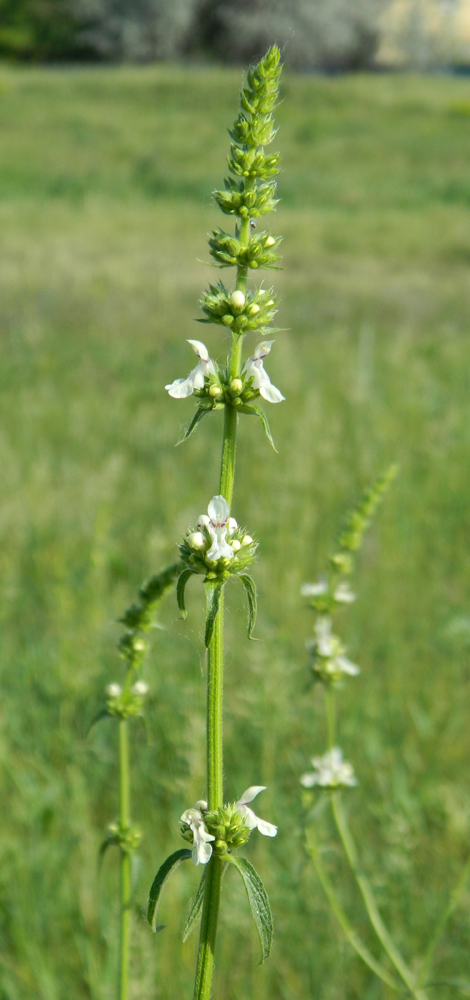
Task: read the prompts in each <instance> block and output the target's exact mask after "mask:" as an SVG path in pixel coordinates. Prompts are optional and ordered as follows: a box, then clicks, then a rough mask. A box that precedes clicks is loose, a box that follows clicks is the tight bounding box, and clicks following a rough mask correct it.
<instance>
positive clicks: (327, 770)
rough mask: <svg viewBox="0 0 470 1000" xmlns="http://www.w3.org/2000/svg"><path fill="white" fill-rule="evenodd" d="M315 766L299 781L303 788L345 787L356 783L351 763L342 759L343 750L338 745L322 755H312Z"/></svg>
mask: <svg viewBox="0 0 470 1000" xmlns="http://www.w3.org/2000/svg"><path fill="white" fill-rule="evenodd" d="M312 764H313V766H314V768H315V770H314V771H312V772H311V773H310V774H303V775H302V777H301V779H300V783H301V785H303V786H304V788H313V787H314V785H319V786H320V788H345V787H354V785H357V778H356V776H355V774H354V768H353V766H352V764H349V763H348V761H347V760H343V752H342V750H340V748H339V747H333V749H332V750H329V751H328V753H325V754H324V755H323V757H312Z"/></svg>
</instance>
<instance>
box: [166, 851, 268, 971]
mask: <svg viewBox="0 0 470 1000" xmlns="http://www.w3.org/2000/svg"><path fill="white" fill-rule="evenodd" d="M189 858H191V851H189V850H187V849H186V848H182V849H181V850H180V851H175V853H174V854H171V855H170V857H169V858H167V859H166V861H164V862H163V864H162V866H161V867H160V868H159V870H158V872H157V874H156V876H155V878H154V880H153V883H152V887H151V889H150V896H149V905H148V914H147V917H148V922H149V924H150V926H151V928H152V930H154V931H157V930H161V929H162V928H161V927H157V912H158V906H159V902H160V896H161V893H162V890H163V887H164V885H165V884H166V882H167V881H168V879H169V878H171V876H172V875H173V872H175V871H176V869H177V868H179V866H180V864H181V863H182V862H183V861H187V860H189ZM220 860H221V861H222V862H223V863H224V864H225V865H226V866H228V865H233V867H234V868H236V869H237V871H238V873H239V874H240V875H241V877H242V879H243V884H244V886H245V889H246V894H247V896H248V902H249V904H250V908H251V912H252V914H253V919H254V921H255V924H256V929H257V931H258V934H259V938H260V942H261V961H260V965H262V964H263V962H264V961H265V960H266V959H267V958H268V957H269V955H270V952H271V948H272V943H273V936H274V927H273V918H272V913H271V907H270V905H269V899H268V894H267V892H266V889H265V888H264V885H263V882H262V880H261V878H260V877H259V875H258V872H257V871H256V870H255V868H253V865H252V864H250V862H249V861H247V860H246V858H235V857H234V856H233V855H232V854H224V855H223V856H222V857H221V858H220ZM213 863H214V859H213V860H211V861H210V862H209V864H213ZM205 882H206V868H204V871H203V873H202V877H201V881H200V883H199V887H198V890H197V893H196V896H195V897H194V901H193V903H192V906H191V909H190V911H189V915H188V919H187V920H186V924H185V927H184V931H183V941H187V939H188V937H189V935H190V934H191V931H192V930H193V928H194V926H195V924H196V921H197V919H198V917H199V914H200V912H201V909H202V904H203V902H204V890H205Z"/></svg>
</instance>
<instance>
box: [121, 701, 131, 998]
mask: <svg viewBox="0 0 470 1000" xmlns="http://www.w3.org/2000/svg"><path fill="white" fill-rule="evenodd" d="M128 735H129V734H128V723H127V719H120V720H119V825H120V829H121V833H122V832H124V831H125V830H128V829H129V826H130V781H129V739H128ZM120 882H121V885H120V896H121V913H120V938H119V1000H127V997H128V992H129V930H130V927H129V924H130V908H129V907H130V895H131V858H130V854H129V852H128V851H126V850H124V849H123V848H122V847H121V878H120Z"/></svg>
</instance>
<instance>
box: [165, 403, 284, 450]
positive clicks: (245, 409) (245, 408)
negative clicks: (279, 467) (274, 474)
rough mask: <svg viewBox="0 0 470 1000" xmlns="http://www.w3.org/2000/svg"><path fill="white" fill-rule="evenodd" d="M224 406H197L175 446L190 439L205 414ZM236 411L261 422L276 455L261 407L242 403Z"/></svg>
mask: <svg viewBox="0 0 470 1000" xmlns="http://www.w3.org/2000/svg"><path fill="white" fill-rule="evenodd" d="M224 405H225V404H223V403H220V404H216V405H211V406H198V408H197V410H196V412H195V414H194V417H193V419H192V420H191V423H190V424H188V426H187V427H186V430H184V431H183V434H182V436H181V437H180V439H179V441H178V442H177V444H182V443H183V441H187V440H188V438H189V437H191V434H193V433H194V431H195V430H196V428H197V426H198V424H199V423H200V421H201V420H202V418H203V417H205V415H206V413H212V410H214V409H219V408H220V406H224ZM236 409H237V412H238V413H246V414H248V416H256V417H259V419H260V420H261V423H262V425H263V428H264V432H265V434H266V437H267V439H268V441H269V443H270V445H271V446H272V447H273V448H274V451H275V452H276V454H277V448H276V445H275V444H274V438H273V436H272V434H271V429H270V427H269V423H268V418H267V416H266V414H265V412H264V410H263V409H262V408H261V406H257V405H251V404H248V403H244V404H243V405H242V406H237V407H236Z"/></svg>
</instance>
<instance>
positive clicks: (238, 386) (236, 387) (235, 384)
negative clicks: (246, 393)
mask: <svg viewBox="0 0 470 1000" xmlns="http://www.w3.org/2000/svg"><path fill="white" fill-rule="evenodd" d="M230 389H231V391H232V392H234V393H236V394H237V395H238V393H239V392H241V391H242V389H243V382H242V380H241V378H233V379H232V380H231V382H230Z"/></svg>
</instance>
